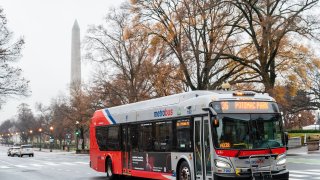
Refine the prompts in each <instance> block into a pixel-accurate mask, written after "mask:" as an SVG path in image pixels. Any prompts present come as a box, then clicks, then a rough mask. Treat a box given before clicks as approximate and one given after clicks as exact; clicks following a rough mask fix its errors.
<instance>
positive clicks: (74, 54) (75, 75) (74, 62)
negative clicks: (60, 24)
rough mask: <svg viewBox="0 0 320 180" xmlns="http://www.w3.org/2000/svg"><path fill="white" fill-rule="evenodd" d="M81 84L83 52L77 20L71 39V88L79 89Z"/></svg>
mask: <svg viewBox="0 0 320 180" xmlns="http://www.w3.org/2000/svg"><path fill="white" fill-rule="evenodd" d="M80 84H81V52H80V28H79V24H78V21H77V20H75V21H74V24H73V27H72V39H71V79H70V88H71V89H72V88H75V87H79V86H80Z"/></svg>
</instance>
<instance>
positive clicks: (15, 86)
mask: <svg viewBox="0 0 320 180" xmlns="http://www.w3.org/2000/svg"><path fill="white" fill-rule="evenodd" d="M23 44H24V40H23V38H20V39H18V40H17V41H15V42H12V32H10V31H9V30H8V28H7V19H6V17H5V15H4V13H3V9H1V8H0V105H1V104H3V103H4V102H5V101H6V99H7V98H8V97H9V96H11V95H19V96H20V95H22V96H26V95H28V94H29V91H28V83H29V82H28V81H27V80H25V79H24V78H23V77H21V69H20V68H18V67H16V66H15V65H14V63H15V62H17V60H18V59H19V58H20V57H21V49H22V46H23Z"/></svg>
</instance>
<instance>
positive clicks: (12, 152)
mask: <svg viewBox="0 0 320 180" xmlns="http://www.w3.org/2000/svg"><path fill="white" fill-rule="evenodd" d="M10 156H11V157H13V156H20V147H11V150H10Z"/></svg>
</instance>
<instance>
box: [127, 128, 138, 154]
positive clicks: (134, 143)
mask: <svg viewBox="0 0 320 180" xmlns="http://www.w3.org/2000/svg"><path fill="white" fill-rule="evenodd" d="M129 131H130V132H129V134H130V138H129V141H130V143H129V144H131V149H132V151H135V152H137V151H138V135H139V133H138V125H137V124H131V125H129Z"/></svg>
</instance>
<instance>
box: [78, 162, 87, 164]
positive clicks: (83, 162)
mask: <svg viewBox="0 0 320 180" xmlns="http://www.w3.org/2000/svg"><path fill="white" fill-rule="evenodd" d="M75 163H78V164H89V163H87V162H75Z"/></svg>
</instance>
